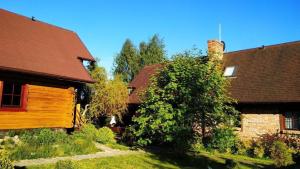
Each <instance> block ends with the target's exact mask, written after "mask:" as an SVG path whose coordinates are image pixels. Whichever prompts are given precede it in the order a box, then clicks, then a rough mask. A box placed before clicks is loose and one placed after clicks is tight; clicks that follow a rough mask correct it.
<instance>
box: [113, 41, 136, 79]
mask: <svg viewBox="0 0 300 169" xmlns="http://www.w3.org/2000/svg"><path fill="white" fill-rule="evenodd" d="M139 62H140V59H139V55H138V52H137V49H136V48H135V47H134V45H133V43H132V42H131V40H129V39H127V40H126V41H125V43H124V44H123V47H122V50H121V51H120V53H119V54H117V56H116V58H115V60H114V69H113V72H114V74H115V75H116V74H119V75H121V78H122V80H123V81H124V82H127V83H128V82H130V81H131V80H132V79H133V78H134V76H135V74H136V73H137V72H138V70H139V67H140V64H139Z"/></svg>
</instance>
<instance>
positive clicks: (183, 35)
mask: <svg viewBox="0 0 300 169" xmlns="http://www.w3.org/2000/svg"><path fill="white" fill-rule="evenodd" d="M0 8H3V9H6V10H9V11H12V12H15V13H19V14H22V15H25V16H28V17H31V16H35V17H36V19H38V20H41V21H44V22H48V23H51V24H54V25H57V26H60V27H64V28H67V29H70V30H73V31H75V32H77V33H78V34H79V36H80V37H81V39H82V40H83V42H84V43H85V44H86V46H87V47H88V49H89V50H90V52H91V53H92V55H93V56H94V57H97V58H99V59H100V65H102V66H104V67H105V68H106V69H107V71H108V72H110V71H111V69H112V63H113V58H114V56H115V55H116V54H117V53H118V52H119V51H120V49H121V47H122V44H123V42H124V41H125V39H126V38H130V39H131V40H132V41H133V42H134V43H135V45H138V43H139V42H140V41H143V40H146V41H147V40H148V39H149V38H150V37H151V36H152V35H153V34H155V33H157V34H159V35H160V36H161V37H162V38H163V39H164V42H165V44H166V51H167V54H168V56H169V57H170V56H172V55H173V54H175V53H178V52H182V51H184V50H186V49H190V48H192V47H193V46H194V45H195V46H196V47H198V48H200V49H202V50H204V52H205V50H206V41H207V40H208V39H217V38H218V25H219V24H222V40H224V41H225V42H226V50H227V51H234V50H241V49H246V48H252V47H258V46H261V45H270V44H277V43H283V42H288V41H296V40H300V1H298V0H273V1H271V0H243V1H238V0H226V1H225V0H206V1H203V0H72V1H71V0H40V1H38V0H22V1H20V0H0Z"/></svg>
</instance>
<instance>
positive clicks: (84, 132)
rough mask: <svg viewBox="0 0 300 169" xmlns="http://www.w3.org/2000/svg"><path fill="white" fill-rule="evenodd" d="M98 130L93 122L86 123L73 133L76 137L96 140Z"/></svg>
mask: <svg viewBox="0 0 300 169" xmlns="http://www.w3.org/2000/svg"><path fill="white" fill-rule="evenodd" d="M97 133H98V130H97V128H96V127H95V126H94V125H93V124H85V125H84V126H83V127H82V128H81V129H80V131H76V132H74V133H73V135H74V136H75V137H79V138H85V139H90V140H93V141H96V138H97Z"/></svg>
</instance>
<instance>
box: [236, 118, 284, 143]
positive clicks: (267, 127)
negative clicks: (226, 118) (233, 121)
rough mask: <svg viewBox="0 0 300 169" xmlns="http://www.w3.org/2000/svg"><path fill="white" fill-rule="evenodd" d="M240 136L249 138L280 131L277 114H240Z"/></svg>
mask: <svg viewBox="0 0 300 169" xmlns="http://www.w3.org/2000/svg"><path fill="white" fill-rule="evenodd" d="M241 120H242V121H241V123H242V126H241V133H240V137H241V138H244V139H251V138H255V137H259V136H260V135H263V134H266V133H276V132H279V131H280V115H279V114H265V113H262V114H254V113H250V114H242V118H241Z"/></svg>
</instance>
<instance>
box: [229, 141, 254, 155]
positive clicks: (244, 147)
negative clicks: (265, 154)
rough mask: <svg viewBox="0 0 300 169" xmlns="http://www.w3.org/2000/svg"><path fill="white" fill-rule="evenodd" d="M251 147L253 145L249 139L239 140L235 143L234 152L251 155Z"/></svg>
mask: <svg viewBox="0 0 300 169" xmlns="http://www.w3.org/2000/svg"><path fill="white" fill-rule="evenodd" d="M250 147H251V145H250V143H248V142H247V141H241V140H237V141H236V143H235V147H234V151H233V153H235V154H239V155H249V150H250Z"/></svg>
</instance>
